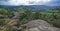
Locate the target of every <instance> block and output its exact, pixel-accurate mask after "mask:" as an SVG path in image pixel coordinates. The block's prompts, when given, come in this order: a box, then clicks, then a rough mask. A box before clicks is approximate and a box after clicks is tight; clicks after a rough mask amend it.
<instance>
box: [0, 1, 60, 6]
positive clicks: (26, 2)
mask: <svg viewBox="0 0 60 31" xmlns="http://www.w3.org/2000/svg"><path fill="white" fill-rule="evenodd" d="M0 5H16V6H18V5H48V6H55V5H60V0H0Z"/></svg>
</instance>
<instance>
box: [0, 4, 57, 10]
mask: <svg viewBox="0 0 60 31" xmlns="http://www.w3.org/2000/svg"><path fill="white" fill-rule="evenodd" d="M55 7H56V6H45V5H30V6H25V5H20V6H5V5H0V8H9V9H13V8H29V9H31V10H33V11H41V10H46V9H54V8H55Z"/></svg>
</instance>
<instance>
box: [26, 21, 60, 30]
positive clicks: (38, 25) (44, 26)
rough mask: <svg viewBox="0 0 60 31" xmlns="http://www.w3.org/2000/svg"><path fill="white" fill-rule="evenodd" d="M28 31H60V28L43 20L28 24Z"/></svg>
mask: <svg viewBox="0 0 60 31" xmlns="http://www.w3.org/2000/svg"><path fill="white" fill-rule="evenodd" d="M26 25H27V27H28V28H29V29H26V31H60V28H56V27H53V26H52V25H50V24H49V23H47V22H46V21H43V20H33V21H30V22H28V23H27V24H26Z"/></svg>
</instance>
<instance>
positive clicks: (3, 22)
mask: <svg viewBox="0 0 60 31" xmlns="http://www.w3.org/2000/svg"><path fill="white" fill-rule="evenodd" d="M14 10H16V11H10V10H7V9H2V8H1V9H0V30H2V29H1V27H4V28H7V29H6V31H14V30H15V31H18V30H16V29H15V28H13V26H10V25H8V23H9V22H10V20H11V19H13V17H14V16H15V15H14V13H15V12H18V13H19V18H15V19H18V21H17V23H18V24H17V25H16V26H19V25H23V24H26V23H27V22H29V21H31V20H36V19H42V20H45V21H47V22H48V23H50V24H52V25H53V26H55V27H59V28H60V12H59V11H60V8H56V9H51V10H48V9H47V10H45V11H43V12H35V11H31V10H30V9H27V8H24V9H14ZM1 15H2V16H1Z"/></svg>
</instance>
